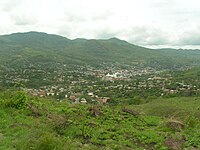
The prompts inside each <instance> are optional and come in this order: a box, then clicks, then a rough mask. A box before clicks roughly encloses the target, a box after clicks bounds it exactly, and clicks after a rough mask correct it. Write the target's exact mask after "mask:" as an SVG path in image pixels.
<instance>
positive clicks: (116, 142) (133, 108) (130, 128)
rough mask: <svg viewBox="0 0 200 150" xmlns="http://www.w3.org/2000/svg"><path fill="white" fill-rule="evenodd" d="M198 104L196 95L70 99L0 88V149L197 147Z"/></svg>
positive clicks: (199, 103)
mask: <svg viewBox="0 0 200 150" xmlns="http://www.w3.org/2000/svg"><path fill="white" fill-rule="evenodd" d="M177 104H178V105H177ZM199 106H200V101H199V98H198V97H194V98H184V97H183V98H172V99H160V100H156V101H152V102H149V103H147V104H142V105H120V106H119V105H115V106H111V105H101V104H96V105H72V104H69V103H68V102H66V101H61V102H60V101H55V100H51V99H39V98H33V97H29V96H27V95H26V94H25V93H24V92H21V91H10V90H9V91H8V90H7V91H1V93H0V107H1V109H0V116H1V119H0V149H2V150H4V149H5V150H6V149H40V150H47V149H48V150H51V149H52V150H53V149H58V150H61V149H87V150H88V149H138V150H139V149H141V150H142V149H166V150H167V149H174V150H175V149H184V148H187V149H199V148H200V141H199V139H200V138H199V137H200V132H199V131H200V120H199V119H200V118H199V116H200V113H199V109H200V108H199Z"/></svg>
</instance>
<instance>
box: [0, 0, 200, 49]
mask: <svg viewBox="0 0 200 150" xmlns="http://www.w3.org/2000/svg"><path fill="white" fill-rule="evenodd" d="M0 20H1V23H0V34H1V35H2V34H9V33H15V32H26V31H41V32H46V33H53V34H59V35H62V36H65V37H68V38H70V39H74V38H89V39H91V38H98V39H99V38H111V37H117V38H120V39H123V40H127V41H129V42H131V43H134V44H138V45H142V46H147V47H182V48H186V47H187V48H195V47H198V48H200V0H0Z"/></svg>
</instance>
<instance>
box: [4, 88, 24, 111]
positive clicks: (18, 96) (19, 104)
mask: <svg viewBox="0 0 200 150" xmlns="http://www.w3.org/2000/svg"><path fill="white" fill-rule="evenodd" d="M7 94H8V93H7ZM26 102H27V96H26V94H25V92H23V91H18V92H16V93H14V95H12V96H11V97H10V98H8V97H7V98H6V97H3V99H2V100H1V103H2V104H3V106H5V107H10V108H15V109H24V108H25V107H26Z"/></svg>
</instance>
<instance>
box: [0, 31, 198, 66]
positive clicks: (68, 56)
mask: <svg viewBox="0 0 200 150" xmlns="http://www.w3.org/2000/svg"><path fill="white" fill-rule="evenodd" d="M0 44H1V45H0V52H1V54H2V55H1V56H0V58H1V61H4V62H7V63H10V62H12V63H14V62H13V60H17V62H18V63H20V61H21V60H24V59H26V60H31V62H35V61H37V62H44V61H50V62H51V61H52V62H62V63H71V64H73V63H77V62H78V64H79V65H82V64H88V65H100V64H101V63H110V64H112V63H121V64H129V65H132V64H135V63H136V62H138V63H142V64H144V65H146V66H153V67H158V68H159V67H160V68H171V67H173V66H184V65H189V66H191V65H195V64H200V60H199V58H200V51H192V50H187V51H186V50H176V49H165V50H164V49H150V48H145V47H142V46H137V45H134V44H131V43H129V42H127V41H124V40H120V39H118V38H116V37H113V38H110V39H84V38H77V39H73V40H71V39H68V38H66V37H63V36H60V35H55V34H47V33H44V32H36V31H31V32H25V33H13V34H9V35H1V36H0ZM17 56H20V59H21V60H19V59H18V57H17Z"/></svg>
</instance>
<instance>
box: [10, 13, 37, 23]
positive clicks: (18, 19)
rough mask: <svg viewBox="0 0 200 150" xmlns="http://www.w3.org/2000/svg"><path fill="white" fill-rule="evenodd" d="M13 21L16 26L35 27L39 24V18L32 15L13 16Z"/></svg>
mask: <svg viewBox="0 0 200 150" xmlns="http://www.w3.org/2000/svg"><path fill="white" fill-rule="evenodd" d="M11 19H12V20H13V22H14V23H15V25H34V24H36V23H37V22H38V20H37V18H36V17H35V16H33V15H31V14H25V13H24V14H11Z"/></svg>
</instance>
